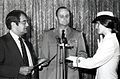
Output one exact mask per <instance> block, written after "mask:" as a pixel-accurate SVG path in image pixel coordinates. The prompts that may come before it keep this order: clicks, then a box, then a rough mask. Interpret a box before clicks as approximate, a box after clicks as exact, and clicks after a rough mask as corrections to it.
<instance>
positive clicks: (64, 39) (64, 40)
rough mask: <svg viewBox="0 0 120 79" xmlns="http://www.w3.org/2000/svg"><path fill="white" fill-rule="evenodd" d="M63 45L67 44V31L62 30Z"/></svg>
mask: <svg viewBox="0 0 120 79" xmlns="http://www.w3.org/2000/svg"><path fill="white" fill-rule="evenodd" d="M61 38H62V43H64V44H67V38H66V37H65V30H62V36H61Z"/></svg>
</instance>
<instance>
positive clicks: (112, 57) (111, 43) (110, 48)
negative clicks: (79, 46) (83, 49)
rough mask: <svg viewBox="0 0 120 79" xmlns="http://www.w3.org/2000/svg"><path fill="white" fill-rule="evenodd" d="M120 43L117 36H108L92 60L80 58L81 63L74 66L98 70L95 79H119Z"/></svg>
mask: <svg viewBox="0 0 120 79" xmlns="http://www.w3.org/2000/svg"><path fill="white" fill-rule="evenodd" d="M119 55H120V49H119V43H118V40H117V37H116V34H114V33H113V34H109V35H106V36H105V37H104V39H103V42H101V44H100V45H99V47H98V49H97V51H96V54H95V55H94V56H93V57H92V58H87V59H85V58H82V57H79V58H78V60H80V63H78V64H75V63H74V62H73V63H74V64H73V66H78V67H81V68H88V69H92V68H97V73H96V78H95V79H118V76H117V73H116V69H117V66H118V63H119Z"/></svg>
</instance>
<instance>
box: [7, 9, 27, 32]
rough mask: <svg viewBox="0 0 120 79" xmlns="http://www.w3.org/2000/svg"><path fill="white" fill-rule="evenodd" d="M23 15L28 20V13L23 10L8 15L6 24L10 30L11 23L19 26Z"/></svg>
mask: <svg viewBox="0 0 120 79" xmlns="http://www.w3.org/2000/svg"><path fill="white" fill-rule="evenodd" d="M21 14H23V15H24V16H25V17H26V18H28V16H27V15H26V13H25V12H23V11H21V10H13V11H11V12H10V13H8V15H7V16H6V19H5V23H6V26H7V28H8V29H9V30H10V29H11V22H15V23H16V24H17V25H18V23H19V22H20V16H21Z"/></svg>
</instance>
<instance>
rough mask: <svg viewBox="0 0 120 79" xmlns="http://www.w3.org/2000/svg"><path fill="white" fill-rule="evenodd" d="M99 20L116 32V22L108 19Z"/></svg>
mask: <svg viewBox="0 0 120 79" xmlns="http://www.w3.org/2000/svg"><path fill="white" fill-rule="evenodd" d="M99 22H100V23H101V24H102V25H104V26H105V27H107V28H110V29H111V30H112V33H117V32H118V27H119V26H118V23H116V22H114V21H113V20H110V19H100V20H99Z"/></svg>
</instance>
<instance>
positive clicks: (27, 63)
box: [0, 10, 38, 79]
mask: <svg viewBox="0 0 120 79" xmlns="http://www.w3.org/2000/svg"><path fill="white" fill-rule="evenodd" d="M6 26H7V28H8V29H9V32H8V33H7V34H6V35H3V36H2V37H0V79H38V78H37V77H35V76H34V75H35V74H36V71H33V72H32V69H33V66H34V65H35V64H36V63H37V58H36V56H35V54H34V52H33V50H32V46H31V45H30V43H29V42H28V41H25V40H24V39H23V38H22V35H24V34H25V33H27V28H28V26H29V25H28V17H27V15H26V14H25V13H24V12H23V11H21V10H13V11H11V12H10V13H9V14H8V15H7V17H6ZM19 38H20V39H19ZM23 47H24V48H23ZM33 76H34V77H33Z"/></svg>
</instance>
